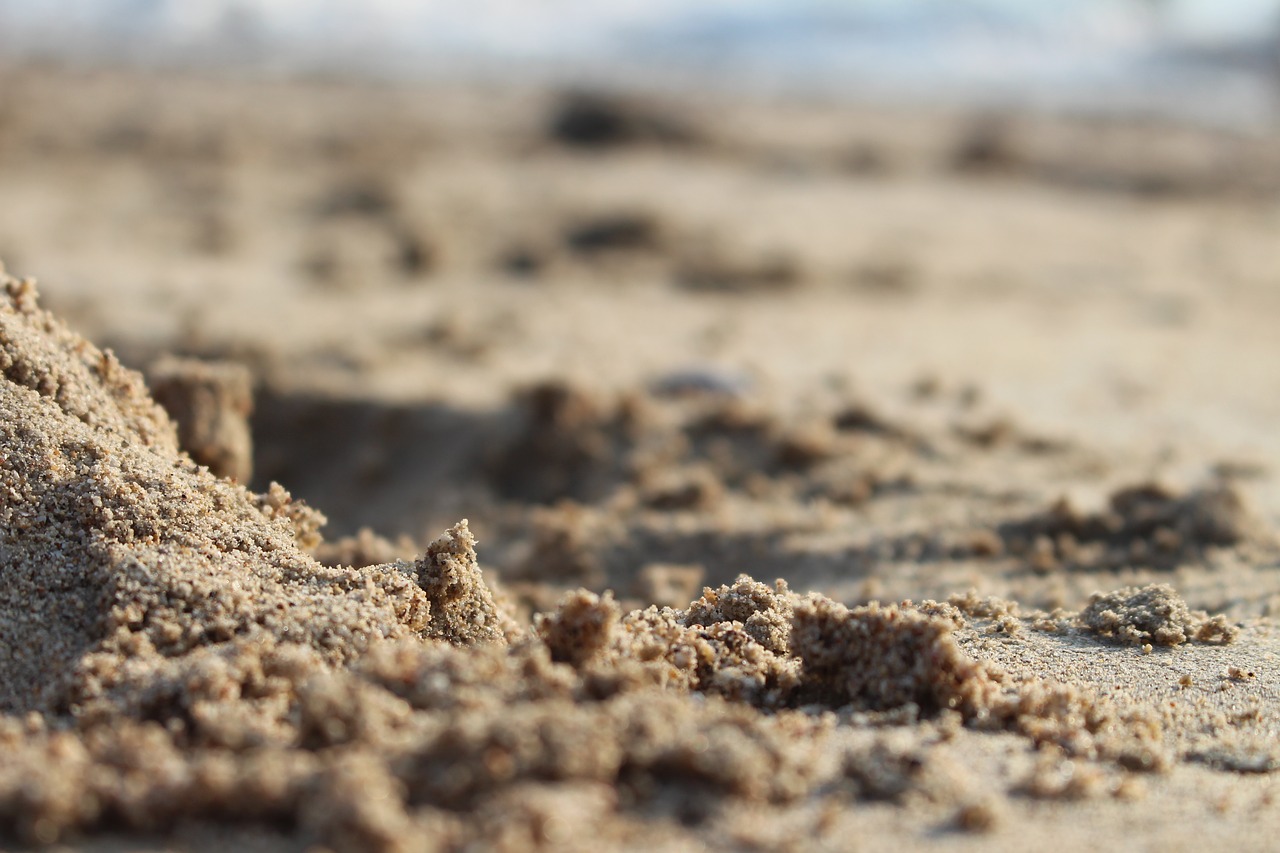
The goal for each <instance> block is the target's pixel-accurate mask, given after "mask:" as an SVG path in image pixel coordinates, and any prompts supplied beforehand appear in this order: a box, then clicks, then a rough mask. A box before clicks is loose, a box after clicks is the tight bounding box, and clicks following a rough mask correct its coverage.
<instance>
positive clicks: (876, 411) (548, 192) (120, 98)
mask: <svg viewBox="0 0 1280 853" xmlns="http://www.w3.org/2000/svg"><path fill="white" fill-rule="evenodd" d="M0 74H2V75H3V79H2V80H0V83H2V84H3V85H0V200H2V201H3V203H0V258H3V259H4V262H5V265H6V267H7V269H8V271H9V273H10V274H11V276H14V277H13V278H10V279H8V283H7V284H6V291H5V296H4V297H3V298H0V354H2V355H0V368H3V371H2V372H3V376H4V382H3V384H2V385H0V407H3V414H4V417H3V419H2V420H0V436H2V437H3V445H2V446H0V454H2V455H3V458H0V474H2V475H3V479H0V487H3V489H2V490H0V533H2V538H0V570H2V571H3V576H2V577H0V710H2V711H3V712H4V716H3V717H0V748H2V749H4V750H5V751H7V752H8V753H9V756H8V759H7V760H6V761H4V762H2V763H0V764H2V766H0V833H3V836H4V838H6V839H7V842H19V843H37V844H39V843H50V842H59V843H65V844H71V845H73V846H80V847H85V848H90V849H119V848H123V849H134V848H137V847H139V846H142V847H147V846H154V847H157V848H162V847H166V846H179V847H190V848H198V849H215V848H216V849H225V848H226V847H227V846H228V845H233V846H237V847H244V848H246V849H253V848H260V849H300V848H305V847H307V846H309V845H315V844H319V845H325V846H329V847H333V848H335V849H457V848H461V847H465V846H468V845H476V846H480V847H497V848H502V849H527V848H528V847H530V846H533V845H537V844H543V845H549V846H553V847H555V848H557V849H566V848H568V849H574V848H577V847H582V848H588V847H590V848H592V849H598V848H599V847H600V846H601V845H604V846H613V847H618V848H643V849H655V848H657V849H689V848H697V847H710V848H714V849H741V848H743V847H749V846H752V845H755V846H758V847H761V848H768V849H773V848H782V847H786V846H788V845H790V846H794V847H801V848H804V849H849V848H857V847H863V846H866V847H871V848H879V847H885V846H889V845H902V844H910V845H912V846H913V847H918V848H923V849H934V848H936V849H961V848H969V847H977V846H982V847H983V848H995V849H1015V848H1017V849H1022V848H1025V847H1027V846H1032V847H1047V846H1049V845H1054V846H1056V847H1060V848H1070V849H1082V848H1086V847H1097V846H1098V845H1102V844H1108V845H1111V844H1115V843H1117V839H1118V838H1119V839H1123V842H1124V843H1125V844H1126V845H1129V846H1132V847H1134V848H1137V849H1156V848H1159V849H1186V848H1187V847H1191V846H1195V847H1201V846H1203V844H1204V840H1205V839H1208V838H1212V839H1214V842H1215V844H1221V845H1224V846H1225V845H1228V844H1230V845H1233V846H1235V847H1236V848H1239V849H1265V848H1267V847H1268V846H1269V845H1268V841H1269V839H1270V837H1271V836H1272V835H1273V834H1274V832H1275V830H1276V829H1277V828H1280V827H1277V825H1276V824H1277V819H1276V818H1275V814H1276V810H1275V808H1274V805H1273V803H1272V799H1273V797H1274V796H1275V793H1274V791H1275V781H1274V780H1275V773H1274V771H1276V770H1277V769H1280V751H1278V748H1277V746H1276V744H1277V734H1278V732H1277V726H1278V725H1280V695H1278V694H1277V689H1278V688H1280V674H1277V673H1276V671H1275V670H1274V668H1273V664H1274V662H1275V655H1276V653H1277V652H1280V642H1278V641H1277V638H1276V635H1275V630H1274V622H1273V616H1272V613H1273V610H1274V609H1275V608H1276V607H1277V606H1278V605H1280V573H1278V572H1277V568H1278V565H1280V563H1278V561H1280V546H1278V540H1277V538H1276V530H1277V521H1280V484H1278V483H1277V480H1276V478H1275V474H1274V470H1273V468H1274V464H1275V463H1274V460H1275V458H1276V451H1277V449H1280V448H1278V447H1277V439H1276V437H1275V432H1274V429H1273V424H1275V423H1277V422H1278V421H1280V374H1277V373H1276V372H1275V370H1274V367H1273V365H1274V364H1275V363H1276V356H1277V355H1280V353H1278V352H1277V350H1278V349H1280V344H1277V343H1276V341H1277V340H1278V339H1277V337H1276V335H1275V334H1274V332H1273V326H1274V325H1275V322H1276V320H1277V319H1280V290H1277V284H1280V282H1278V281H1277V277H1278V276H1280V241H1277V240H1276V234H1277V233H1280V153H1277V152H1280V145H1277V142H1278V141H1280V140H1278V139H1277V138H1276V137H1275V136H1265V135H1261V136H1242V135H1230V134H1222V133H1211V132H1208V131H1201V130H1194V129H1188V128H1180V127H1174V126H1168V125H1159V124H1155V123H1150V122H1146V123H1144V122H1140V121H1136V120H1133V121H1128V122H1115V121H1110V122H1101V121H1097V120H1087V119H1082V118H1075V119H1072V118H1058V119H1048V118H1043V117H1041V118H1031V117H1025V116H993V115H981V116H975V115H965V114H958V113H949V112H946V111H941V110H936V111H923V110H917V111H914V112H906V111H897V110H892V109H887V108H876V109H872V108H866V107H861V108H852V107H842V108H835V107H831V106H824V105H820V104H794V103H792V104H777V103H759V102H748V101H737V102H713V101H708V100H700V99H697V98H686V99H671V98H666V99H659V98H631V99H625V98H617V97H612V98H603V99H600V98H597V99H595V100H590V99H588V100H583V99H580V98H579V99H576V100H575V99H571V98H566V97H565V96H564V95H562V94H558V93H551V92H541V91H528V90H521V89H518V88H515V87H509V88H496V87H495V88H489V89H485V88H480V87H462V86H454V87H442V86H434V87H419V88H400V89H392V88H382V89H378V88H368V87H360V86H356V85H350V84H335V83H321V82H314V83H306V84H304V83H272V84H261V83H257V84H250V83H248V82H229V81H220V82H219V81H211V80H198V79H184V78H175V79H164V80H161V79H157V78H147V77H141V76H131V75H126V74H116V73H105V72H95V73H72V72H66V71H57V70H52V69H9V70H5V71H3V72H0ZM23 276H36V277H38V278H39V280H40V285H39V295H38V300H39V304H40V306H42V307H37V306H36V299H37V296H36V293H35V291H34V290H33V289H32V287H31V286H30V285H29V284H23V283H21V282H20V278H21V277H23ZM44 309H50V310H51V311H52V312H53V313H52V314H45V313H43V311H44ZM64 322H65V323H66V324H67V326H69V328H70V329H74V330H75V331H74V332H72V331H69V330H68V328H66V327H64V325H63V323H64ZM81 335H83V336H84V337H83V338H81V337H80V336H81ZM85 339H87V340H85ZM88 341H92V342H93V344H91V343H89V342H88ZM95 344H96V345H98V346H109V347H110V348H111V349H112V351H113V352H114V353H115V354H116V355H118V356H119V361H117V360H116V359H115V357H114V356H109V355H105V354H103V353H102V352H101V351H100V350H99V349H98V348H97V347H96V346H95ZM121 362H123V364H121ZM129 368H136V369H138V370H139V371H141V373H140V374H139V373H134V372H133V371H132V370H130V369H129ZM153 393H154V399H155V400H157V401H159V403H161V404H163V406H164V408H161V407H160V406H159V405H157V404H156V403H155V402H153V401H152V396H153ZM165 409H167V410H168V411H167V413H166V411H165ZM250 410H252V411H251V413H250ZM179 448H181V449H179ZM228 477H230V478H234V479H238V480H247V483H245V484H244V486H247V487H248V488H245V487H244V486H242V485H239V484H237V483H235V482H233V481H232V480H231V479H226V478H228ZM273 481H275V482H278V483H280V484H283V487H284V489H287V490H288V492H285V491H284V489H281V488H280V487H278V486H272V485H271V484H272V482H273ZM289 493H292V497H290V496H289ZM299 499H300V501H301V502H299ZM307 505H309V506H313V507H316V508H318V509H319V510H320V511H322V512H323V513H324V515H325V516H327V518H328V522H327V525H325V526H323V527H322V528H317V525H318V524H319V523H320V521H321V519H320V518H319V517H318V516H317V514H316V513H315V512H313V511H311V510H309V509H307V508H306V506H307ZM462 518H466V519H468V522H467V523H466V524H459V520H460V519H462ZM742 574H745V575H748V576H750V577H751V578H755V579H756V580H758V581H762V582H763V583H762V584H760V583H755V582H754V581H748V580H739V575H742ZM776 578H781V579H783V580H784V581H785V583H784V584H782V585H781V586H775V585H774V580H775V579H776ZM580 589H582V590H585V591H578V590H580ZM606 592H607V593H608V594H606ZM811 593H812V594H811ZM1097 593H1101V594H1103V596H1102V597H1099V596H1097V595H1095V594H1097ZM908 599H909V600H910V601H911V602H915V603H911V604H899V603H900V602H902V601H904V600H908ZM645 608H651V609H647V610H646V609H645Z"/></svg>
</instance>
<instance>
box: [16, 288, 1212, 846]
mask: <svg viewBox="0 0 1280 853" xmlns="http://www.w3.org/2000/svg"><path fill="white" fill-rule="evenodd" d="M3 287H4V290H3V298H0V372H2V374H3V382H2V383H0V453H2V458H0V498H2V502H0V573H2V574H0V653H2V654H0V685H2V686H0V709H2V710H3V711H4V712H5V713H6V714H7V716H0V744H3V746H4V748H5V750H6V751H7V752H8V754H9V759H8V760H7V761H6V762H5V763H4V765H3V767H0V832H3V833H5V834H15V835H17V836H19V837H20V838H22V839H24V840H27V841H36V842H52V841H56V840H58V839H60V838H67V837H70V836H73V835H74V834H75V833H86V832H94V831H98V830H103V829H107V828H111V829H117V830H118V829H125V830H131V831H137V832H151V833H165V832H169V831H172V830H173V829H174V828H175V827H177V826H180V825H182V824H184V823H190V822H192V821H201V820H203V821H221V822H224V823H228V824H244V823H250V824H263V823H269V824H274V825H281V826H286V827H290V828H291V831H295V832H297V833H300V835H301V837H302V838H305V839H311V840H319V841H322V842H323V843H326V844H329V845H332V846H335V847H338V848H341V849H449V848H456V847H459V846H462V845H464V844H467V843H481V844H486V845H490V846H496V847H502V846H506V847H508V848H511V849H523V848H525V847H527V846H529V845H531V844H535V843H555V841H556V836H555V834H554V832H552V830H551V829H549V828H548V827H549V826H550V825H551V822H554V821H553V819H555V820H562V821H563V819H564V818H563V816H564V815H565V814H571V815H572V816H573V817H572V824H573V826H574V832H575V833H583V832H586V833H591V836H590V837H592V838H593V839H595V840H596V841H597V842H598V843H601V844H606V845H608V844H618V845H622V844H626V843H633V844H634V843H637V839H641V838H643V839H644V841H645V842H646V843H653V842H656V841H661V840H662V839H663V838H664V837H670V838H679V837H681V836H680V835H679V833H680V832H682V831H683V830H682V829H681V827H684V826H697V825H698V824H699V823H700V822H702V821H704V820H706V819H707V817H708V816H709V815H713V814H716V813H721V812H723V813H729V812H732V811H733V810H734V809H739V808H743V807H747V808H753V807H754V806H755V805H756V804H780V803H789V802H796V801H798V800H800V799H801V798H804V797H806V796H809V795H812V794H814V793H815V792H818V791H822V792H827V793H830V792H836V795H837V796H839V797H842V798H844V800H843V801H845V802H851V801H857V800H861V799H887V800H892V801H898V800H900V799H902V798H904V797H908V796H911V797H915V798H916V799H918V800H920V801H922V802H930V803H935V804H940V807H941V808H944V809H952V810H954V809H955V808H957V807H959V808H960V809H961V812H962V813H964V814H970V813H972V809H971V808H970V806H971V805H972V804H971V803H967V802H966V800H965V794H964V793H963V788H964V786H963V785H961V784H958V783H954V782H947V781H946V780H947V778H948V777H947V773H946V772H944V770H943V769H939V768H940V767H941V766H942V765H941V764H939V762H937V761H934V760H933V759H932V758H931V757H930V756H931V755H932V751H931V750H933V749H934V748H935V746H936V745H937V744H939V743H943V742H945V741H947V740H948V739H949V738H950V737H952V736H953V735H954V730H955V729H956V728H957V727H958V726H962V725H963V726H968V727H970V728H972V729H977V730H997V731H1010V732H1014V733H1017V734H1019V735H1022V736H1024V737H1026V738H1029V739H1030V740H1031V741H1032V742H1033V743H1035V744H1040V745H1052V746H1053V747H1054V748H1056V749H1058V750H1060V751H1061V752H1063V753H1064V754H1066V755H1069V756H1077V757H1081V758H1086V759H1101V760H1104V761H1110V762H1114V763H1115V764H1116V766H1119V767H1125V768H1132V769H1143V770H1150V769H1159V768H1160V767H1161V766H1164V764H1165V763H1166V762H1167V756H1166V754H1165V752H1166V751H1165V749H1164V747H1163V746H1162V745H1161V739H1162V731H1161V723H1160V720H1159V718H1158V717H1155V716H1152V715H1150V714H1147V713H1144V712H1142V711H1141V710H1140V709H1139V710H1137V711H1135V710H1133V709H1128V710H1126V709H1123V708H1120V707H1119V706H1116V705H1114V704H1112V703H1110V702H1109V701H1108V700H1106V699H1105V698H1102V697H1099V696H1096V695H1094V694H1092V693H1091V692H1090V691H1088V690H1086V689H1084V688H1080V687H1075V686H1071V685H1067V684H1058V683H1054V682H1052V681H1049V680H1045V679H1039V678H1028V677H1022V678H1013V677H1010V676H1008V675H1006V674H1005V673H1003V672H1002V671H1001V670H1000V669H999V668H998V667H995V666H993V665H991V664H988V663H986V662H983V661H981V660H978V659H975V658H974V657H973V656H972V655H970V654H969V653H967V652H966V651H965V650H964V649H963V648H962V646H961V644H960V642H959V639H958V638H959V636H960V633H961V632H962V631H964V630H967V626H968V618H969V617H968V616H967V615H966V613H965V612H964V611H963V610H962V609H960V608H958V607H956V606H954V605H951V604H937V603H932V602H926V603H924V604H921V605H912V604H903V605H888V606H882V605H878V604H871V605H867V606H863V607H858V608H853V609H850V608H847V607H845V606H844V605H842V604H839V603H836V602H834V601H831V600H829V599H826V598H824V597H822V596H818V595H812V594H811V595H799V594H796V593H794V592H792V591H791V590H789V589H788V588H787V587H786V585H785V584H784V583H782V582H779V583H778V584H776V585H775V586H773V587H769V586H767V585H764V584H761V583H758V582H756V581H754V580H752V579H750V578H749V577H745V576H743V577H740V578H739V579H738V580H737V581H735V582H734V583H732V584H728V585H724V586H721V587H719V588H717V589H711V588H708V589H705V590H704V591H703V593H702V595H701V597H700V598H698V599H697V600H696V601H694V602H692V603H691V604H690V605H689V606H688V607H687V608H683V609H675V608H670V607H665V608H658V607H650V608H647V609H645V610H637V611H632V612H630V613H626V614H624V613H622V611H621V608H620V607H619V606H618V605H617V604H616V603H615V602H614V601H613V600H612V598H611V597H610V596H609V595H607V594H606V595H603V596H597V595H595V594H593V593H590V592H586V591H577V592H572V593H570V594H569V595H568V596H567V597H566V598H565V599H564V600H563V601H562V602H561V604H560V605H559V607H557V608H556V609H555V610H554V611H552V612H550V613H547V614H544V615H542V616H540V617H539V618H538V619H537V620H536V622H535V624H534V625H533V626H532V628H531V629H525V628H522V627H521V626H519V625H518V624H516V623H515V621H514V620H513V619H512V617H510V616H509V615H508V613H507V610H506V607H505V604H504V602H503V601H502V598H501V596H500V595H498V594H495V592H494V591H493V590H492V589H491V588H490V587H489V586H488V585H487V584H486V582H485V581H484V579H483V578H482V577H481V574H480V571H479V568H478V566H477V562H476V552H475V540H474V537H473V536H472V534H471V532H470V530H469V529H468V527H467V525H466V523H465V522H461V523H459V524H458V525H455V526H454V527H453V528H452V529H450V530H449V531H448V532H446V533H445V534H444V535H443V536H442V537H440V538H439V539H438V540H436V541H435V542H433V543H432V544H431V545H430V546H429V547H428V548H427V549H426V552H425V554H424V555H423V556H422V557H421V558H419V559H417V560H414V561H397V562H390V563H385V564H382V565H376V566H370V567H363V568H360V567H354V568H353V567H343V566H337V567H332V566H324V565H322V564H321V563H319V562H317V561H316V560H315V559H313V557H312V556H311V555H310V553H309V551H310V550H311V549H314V548H316V547H318V546H319V545H320V542H321V537H320V535H319V527H320V525H321V524H322V523H323V518H322V516H320V515H319V514H318V513H317V512H315V511H314V510H312V509H310V508H307V507H305V506H303V505H301V504H299V503H297V502H294V501H293V500H291V498H290V497H289V495H288V493H287V492H286V491H285V490H284V489H283V488H281V487H279V486H275V485H273V486H272V487H271V488H270V489H269V491H268V492H267V493H266V494H262V495H255V494H253V493H251V492H249V491H247V490H246V489H244V488H243V487H242V486H240V485H238V484H236V483H234V482H232V481H229V480H224V479H220V478H219V477H217V476H215V475H214V474H213V473H211V472H210V471H209V470H208V469H207V468H204V467H202V466H200V465H198V464H196V463H195V462H194V461H193V460H192V459H191V458H190V457H189V456H187V455H186V454H185V453H184V452H182V451H180V450H179V449H178V445H177V441H176V437H175V432H174V428H173V426H172V424H171V423H170V421H169V419H168V417H167V416H166V415H165V413H164V412H163V411H162V410H161V409H160V408H159V407H158V406H157V405H156V404H155V403H153V402H152V401H151V399H150V397H149V396H148V394H147V391H146V388H145V386H144V385H143V383H142V380H141V378H140V377H139V376H138V375H137V374H135V373H133V372H132V371H129V370H127V369H125V368H123V367H122V366H121V365H120V364H119V363H118V362H117V361H116V360H115V359H114V358H113V357H112V356H111V355H110V354H109V353H104V352H102V351H99V350H98V349H97V348H95V347H94V346H93V345H91V344H89V343H88V342H86V341H84V340H82V339H80V338H78V337H77V336H75V335H74V334H73V333H71V332H70V331H68V330H67V329H66V327H65V326H63V325H62V324H61V323H60V321H58V320H57V319H55V318H54V317H53V316H51V315H50V314H48V313H47V312H45V311H43V310H41V309H40V308H39V306H38V304H37V301H36V292H35V289H34V286H33V285H32V284H31V283H30V282H27V281H17V280H14V279H5V281H4V284H3ZM1166 598H1167V597H1166ZM1162 600H1165V599H1162ZM1166 603H1168V602H1167V601H1166ZM1175 609H1176V608H1175ZM1183 609H1185V605H1183ZM1180 613H1181V611H1178V613H1174V614H1173V615H1174V616H1178V615H1179V614H1180ZM1131 615H1132V614H1131ZM1118 618H1121V619H1122V621H1123V618H1124V617H1118ZM1130 621H1132V620H1130ZM1223 639H1229V637H1225V636H1224V637H1223ZM854 719H862V720H864V721H865V720H870V721H873V722H874V721H875V720H877V719H879V720H881V721H882V722H892V721H894V720H898V721H915V722H917V723H919V726H918V729H917V730H916V732H915V736H914V737H913V738H912V740H911V744H910V745H909V746H907V747H903V746H902V745H901V744H900V743H899V742H898V741H897V740H895V739H894V737H893V736H892V734H891V733H888V732H887V730H886V731H881V730H879V729H878V728H876V727H874V726H870V727H869V726H858V725H840V721H841V720H844V721H846V722H849V721H852V720H854ZM979 823H981V821H979ZM664 833H665V834H666V835H665V836H664Z"/></svg>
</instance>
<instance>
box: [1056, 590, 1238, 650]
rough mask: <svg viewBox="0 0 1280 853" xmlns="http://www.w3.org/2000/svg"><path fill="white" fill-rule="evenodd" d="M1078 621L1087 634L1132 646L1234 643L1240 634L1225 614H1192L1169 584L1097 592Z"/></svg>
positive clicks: (1199, 612)
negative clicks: (1105, 592)
mask: <svg viewBox="0 0 1280 853" xmlns="http://www.w3.org/2000/svg"><path fill="white" fill-rule="evenodd" d="M1078 621H1079V623H1080V625H1081V626H1082V627H1083V628H1085V630H1087V631H1090V632H1092V633H1094V634H1097V635H1098V636H1101V637H1107V638H1109V639H1114V640H1116V641H1118V642H1121V643H1127V644H1130V645H1142V644H1144V643H1150V644H1152V645H1158V646H1177V645H1180V644H1182V643H1188V642H1199V643H1230V642H1233V641H1234V640H1235V639H1236V637H1238V636H1239V634H1240V630H1239V629H1238V628H1236V627H1235V626H1233V625H1230V624H1229V623H1228V622H1227V620H1226V619H1225V618H1224V617H1223V616H1221V615H1218V616H1214V617H1212V618H1210V616H1209V615H1208V614H1207V613H1204V612H1202V611H1192V610H1191V609H1190V608H1188V607H1187V603H1186V602H1185V601H1183V600H1182V599H1181V598H1180V597H1179V596H1178V594H1177V593H1176V592H1174V590H1173V587H1171V586H1169V585H1168V584H1150V585H1148V586H1145V587H1142V588H1138V587H1125V588H1124V589H1120V590H1116V591H1115V592H1112V593H1107V594H1103V593H1097V594H1095V595H1094V596H1093V597H1092V598H1090V600H1089V605H1088V606H1087V607H1086V608H1085V609H1084V610H1083V611H1082V612H1081V613H1080V616H1079V618H1078Z"/></svg>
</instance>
